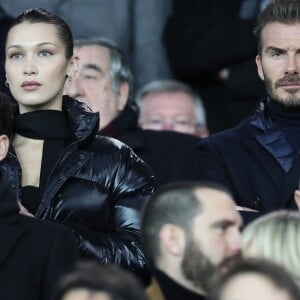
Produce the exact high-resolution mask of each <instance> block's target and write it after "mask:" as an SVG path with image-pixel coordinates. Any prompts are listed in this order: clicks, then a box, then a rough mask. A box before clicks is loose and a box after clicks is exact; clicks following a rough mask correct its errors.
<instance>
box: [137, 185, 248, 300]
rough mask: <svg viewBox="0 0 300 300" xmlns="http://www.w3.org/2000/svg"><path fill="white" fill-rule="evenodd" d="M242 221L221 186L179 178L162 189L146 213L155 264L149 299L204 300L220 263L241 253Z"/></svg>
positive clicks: (145, 233)
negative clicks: (185, 180) (179, 179)
mask: <svg viewBox="0 0 300 300" xmlns="http://www.w3.org/2000/svg"><path fill="white" fill-rule="evenodd" d="M241 222H242V221H241V217H240V215H239V213H238V212H237V211H236V209H235V205H234V202H233V199H232V197H231V195H230V193H229V192H228V191H227V189H225V188H223V187H222V186H219V185H216V184H213V183H209V182H177V183H173V184H169V185H165V186H164V187H162V188H161V189H159V190H158V191H157V192H156V193H155V194H154V195H153V196H152V197H151V198H150V200H149V202H148V203H147V205H146V206H145V209H144V211H143V217H142V240H143V245H144V250H145V253H146V255H147V257H148V258H149V260H150V262H151V263H152V265H153V267H154V278H153V281H152V284H151V285H150V286H149V287H148V289H147V295H148V297H149V299H150V300H161V299H165V300H171V299H172V300H176V299H190V300H193V299H195V300H196V299H205V297H206V293H207V287H208V286H209V282H210V279H211V277H212V275H213V274H214V272H215V270H216V268H217V266H218V265H219V264H221V263H222V262H223V261H224V260H227V259H234V258H235V257H236V256H237V255H239V252H240V240H241V234H240V227H241Z"/></svg>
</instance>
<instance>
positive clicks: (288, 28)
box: [195, 0, 300, 218]
mask: <svg viewBox="0 0 300 300" xmlns="http://www.w3.org/2000/svg"><path fill="white" fill-rule="evenodd" d="M299 15H300V2H299V1H292V0H287V1H280V0H275V1H272V2H271V3H270V4H269V5H268V6H267V7H266V8H265V9H264V11H263V12H262V14H261V15H260V17H259V19H258V23H257V27H256V36H257V39H258V55H257V56H256V64H257V68H258V73H259V76H260V78H261V79H262V80H264V82H265V87H266V91H267V94H268V97H267V99H266V100H265V101H263V102H262V103H261V105H260V107H259V108H258V109H257V111H256V113H255V114H254V115H253V116H252V117H250V118H249V119H247V120H245V121H243V122H241V123H240V124H239V125H238V126H237V127H235V128H233V129H230V130H227V131H224V132H221V133H218V134H216V135H213V136H211V137H209V138H208V139H206V140H203V141H202V142H201V143H200V149H199V152H198V157H197V162H196V164H195V165H196V169H197V170H196V173H197V178H198V179H202V180H213V181H215V182H218V183H220V184H223V185H225V186H226V187H227V188H229V189H230V190H231V191H232V193H233V196H234V198H235V200H236V202H237V204H238V206H240V209H241V210H243V211H244V212H243V214H245V215H247V217H250V218H252V217H256V216H257V215H259V214H262V213H266V212H269V211H273V210H276V209H280V208H291V209H295V208H296V205H295V202H294V199H293V193H294V191H295V190H296V189H297V188H298V185H299V178H300V157H299V150H300V139H299V136H300V61H299V52H300V42H299V35H300V18H299ZM245 211H246V212H245ZM247 211H248V212H247Z"/></svg>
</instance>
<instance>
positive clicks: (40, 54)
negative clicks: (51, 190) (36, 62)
mask: <svg viewBox="0 0 300 300" xmlns="http://www.w3.org/2000/svg"><path fill="white" fill-rule="evenodd" d="M51 55H53V53H52V52H50V51H47V50H42V51H40V52H39V56H42V57H45V56H46V57H47V56H51Z"/></svg>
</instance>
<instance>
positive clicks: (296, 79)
mask: <svg viewBox="0 0 300 300" xmlns="http://www.w3.org/2000/svg"><path fill="white" fill-rule="evenodd" d="M264 78H265V87H266V91H267V94H268V95H269V96H270V98H271V99H272V100H274V101H276V102H278V103H280V104H281V105H283V106H285V107H286V108H296V109H300V97H299V96H297V92H300V87H299V89H292V88H291V89H290V90H289V91H287V93H288V96H287V98H284V99H283V98H280V97H279V96H278V94H277V93H276V89H277V88H279V87H280V86H282V85H284V84H287V83H288V84H293V83H295V84H299V85H300V76H299V75H298V74H288V75H286V76H284V77H283V78H281V79H279V80H277V81H276V82H275V84H274V87H273V85H272V81H271V79H270V78H269V77H268V76H266V74H264Z"/></svg>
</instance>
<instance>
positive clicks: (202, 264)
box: [181, 239, 240, 292]
mask: <svg viewBox="0 0 300 300" xmlns="http://www.w3.org/2000/svg"><path fill="white" fill-rule="evenodd" d="M238 257H240V255H239V254H237V255H235V256H233V257H230V258H225V259H224V260H222V261H221V262H220V263H219V264H214V263H212V262H211V260H210V259H209V258H208V257H207V256H206V255H205V254H204V253H203V252H202V251H201V250H200V249H199V246H197V244H196V243H195V242H194V241H193V240H192V239H189V241H187V244H186V248H185V251H184V257H183V260H182V262H181V269H182V272H183V275H184V276H185V278H186V279H187V280H189V281H190V282H192V283H193V285H194V286H195V287H197V288H200V289H202V290H203V291H205V292H207V291H209V289H210V285H211V281H212V280H213V279H214V275H215V273H216V271H217V270H218V267H219V266H220V265H222V264H224V263H225V262H227V261H231V260H235V259H237V258H238Z"/></svg>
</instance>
